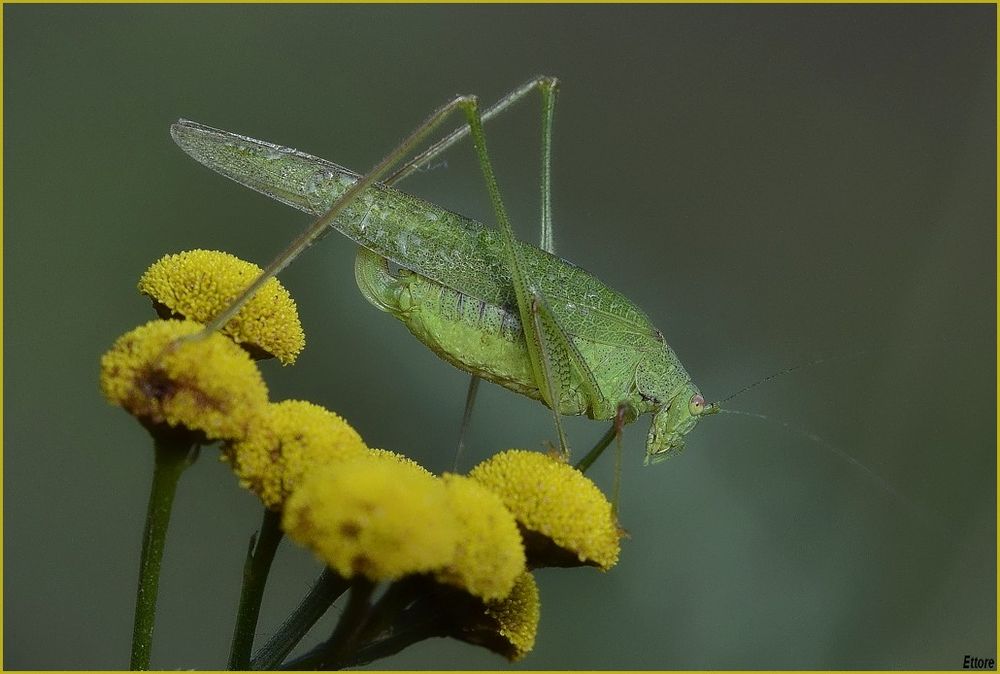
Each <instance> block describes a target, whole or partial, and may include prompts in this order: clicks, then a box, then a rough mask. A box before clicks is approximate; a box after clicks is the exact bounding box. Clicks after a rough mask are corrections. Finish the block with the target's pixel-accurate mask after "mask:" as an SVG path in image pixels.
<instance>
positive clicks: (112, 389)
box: [101, 320, 267, 440]
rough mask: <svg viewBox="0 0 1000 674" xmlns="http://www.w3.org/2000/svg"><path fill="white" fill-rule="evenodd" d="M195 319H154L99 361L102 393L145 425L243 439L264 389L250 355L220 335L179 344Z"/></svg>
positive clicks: (196, 329)
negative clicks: (177, 428) (186, 429)
mask: <svg viewBox="0 0 1000 674" xmlns="http://www.w3.org/2000/svg"><path fill="white" fill-rule="evenodd" d="M201 329H202V326H201V325H200V324H198V323H195V322H193V321H159V320H157V321H151V322H149V323H147V324H145V325H143V326H141V327H138V328H136V329H135V330H132V331H131V332H128V333H126V334H124V335H122V336H121V337H119V338H118V340H117V341H116V342H115V343H114V346H112V347H111V350H110V351H108V352H107V353H105V354H104V356H103V357H102V358H101V390H102V391H103V392H104V396H105V397H106V398H107V399H108V402H110V403H111V404H113V405H118V406H119V407H123V408H125V410H126V411H128V412H129V413H130V414H132V415H133V416H135V417H138V418H139V420H140V421H142V422H143V423H144V424H146V425H147V426H158V425H161V424H166V425H169V426H171V427H184V428H188V429H190V430H193V431H198V432H200V433H203V434H204V435H205V437H206V438H208V439H210V440H217V439H236V438H241V437H243V434H244V433H245V432H246V428H247V425H248V424H249V422H250V419H251V418H253V417H254V416H255V415H256V414H257V413H258V412H259V411H260V409H261V408H262V407H263V406H264V405H265V404H266V403H267V387H266V386H265V385H264V380H263V379H262V378H261V376H260V371H259V370H258V369H257V365H256V364H255V363H254V362H253V360H252V359H251V358H250V356H249V355H247V353H246V352H245V351H244V350H243V349H241V348H239V347H238V346H236V345H235V344H233V343H232V342H231V341H230V340H228V339H226V338H225V337H223V336H222V335H219V334H213V335H210V336H208V337H206V338H204V339H198V340H192V341H184V342H178V341H177V340H178V339H179V338H181V337H185V336H187V335H193V334H195V333H197V332H199V331H200V330H201Z"/></svg>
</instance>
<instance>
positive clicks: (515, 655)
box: [486, 571, 541, 660]
mask: <svg viewBox="0 0 1000 674" xmlns="http://www.w3.org/2000/svg"><path fill="white" fill-rule="evenodd" d="M486 614H487V615H489V616H490V617H491V618H493V620H495V621H496V624H497V634H499V635H500V636H501V637H503V639H504V640H505V641H506V642H507V644H509V649H508V651H507V652H506V653H505V655H506V657H507V659H508V660H520V659H521V658H523V657H524V656H525V655H527V654H528V653H529V652H530V651H531V649H532V648H534V647H535V635H536V634H537V633H538V621H539V619H540V617H541V602H539V600H538V585H537V584H535V577H534V576H532V575H531V573H529V572H527V571H525V572H524V573H522V574H521V575H520V576H518V578H517V582H516V583H515V584H514V588H513V589H512V590H511V592H510V594H509V595H507V597H505V598H504V599H500V600H498V601H492V602H490V603H489V604H487V605H486Z"/></svg>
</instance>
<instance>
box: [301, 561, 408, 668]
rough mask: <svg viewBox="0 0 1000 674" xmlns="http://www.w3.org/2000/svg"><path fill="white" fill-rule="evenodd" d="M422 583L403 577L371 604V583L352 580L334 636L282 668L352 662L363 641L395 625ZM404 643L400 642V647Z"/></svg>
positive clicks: (324, 665)
mask: <svg viewBox="0 0 1000 674" xmlns="http://www.w3.org/2000/svg"><path fill="white" fill-rule="evenodd" d="M421 587H422V584H421V579H420V577H418V576H414V577H410V578H406V579H403V580H401V581H398V582H396V583H393V584H392V585H390V586H389V589H388V590H386V592H385V594H383V595H382V597H381V598H380V599H379V600H378V602H376V603H375V605H374V606H372V605H371V604H370V603H369V602H370V599H371V592H372V589H373V585H372V584H371V582H370V581H366V580H361V579H357V580H355V581H354V584H353V585H352V586H351V594H350V596H349V597H350V598H349V599H348V603H347V607H346V608H345V609H344V613H343V615H342V616H341V618H340V622H339V623H337V629H336V630H334V633H333V636H331V637H330V638H329V639H328V640H327V641H325V642H324V643H322V644H320V645H319V646H317V647H316V648H314V649H313V650H312V651H310V652H309V653H306V654H305V655H303V656H302V657H299V658H296V659H295V660H293V661H291V662H289V663H287V664H286V665H285V666H284V667H282V669H294V670H304V669H340V668H341V667H344V666H346V663H349V662H353V661H354V660H356V659H357V657H358V654H359V652H360V651H361V649H362V648H363V647H364V645H365V644H367V643H369V642H371V641H373V640H374V639H375V638H376V637H378V636H379V635H381V634H382V633H383V632H384V631H385V630H386V629H388V628H389V627H390V626H393V627H394V626H395V624H394V621H395V620H396V618H397V617H398V616H399V615H400V612H401V611H402V610H403V609H404V608H406V606H407V605H408V604H410V603H411V602H413V600H414V598H415V597H416V596H417V593H418V592H419V591H420V588H421ZM362 601H363V602H364V603H363V604H362V603H361V602H362ZM404 647H405V646H400V649H402V648H404ZM382 657H384V656H382Z"/></svg>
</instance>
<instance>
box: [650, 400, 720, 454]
mask: <svg viewBox="0 0 1000 674" xmlns="http://www.w3.org/2000/svg"><path fill="white" fill-rule="evenodd" d="M718 411H719V404H718V403H709V402H705V398H704V397H703V396H702V395H701V393H700V392H699V391H698V389H697V387H695V385H694V384H691V383H689V384H688V385H687V386H686V387H685V388H684V389H683V390H682V391H681V392H680V393H678V394H677V395H676V396H674V398H673V400H671V401H670V403H669V404H668V405H667V406H666V407H663V408H661V409H660V411H659V412H657V413H656V414H654V415H653V423H652V425H650V427H649V437H648V439H647V440H646V463H647V464H649V463H659V462H661V461H665V460H667V459H669V458H670V457H671V456H674V455H675V454H677V453H679V452H680V451H681V450H682V449H684V436H685V435H687V434H688V433H690V432H691V431H692V430H693V429H694V427H695V426H696V425H697V424H698V421H699V420H700V419H701V418H702V417H703V416H707V415H709V414H715V413H716V412H718Z"/></svg>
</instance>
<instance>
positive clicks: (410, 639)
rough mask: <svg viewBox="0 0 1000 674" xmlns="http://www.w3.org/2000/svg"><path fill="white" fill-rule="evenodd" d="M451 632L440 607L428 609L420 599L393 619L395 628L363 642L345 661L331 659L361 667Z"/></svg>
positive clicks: (338, 665)
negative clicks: (440, 611)
mask: <svg viewBox="0 0 1000 674" xmlns="http://www.w3.org/2000/svg"><path fill="white" fill-rule="evenodd" d="M446 636H448V624H447V621H446V620H445V619H444V617H443V616H442V615H440V614H439V612H437V611H433V610H431V611H428V610H427V607H426V606H424V605H421V603H420V602H418V603H417V604H416V605H414V606H413V607H412V608H408V609H406V610H404V611H403V612H401V613H400V614H399V617H398V619H396V620H395V621H393V623H392V630H391V631H390V632H389V633H387V634H386V635H385V636H383V637H382V638H378V639H374V640H371V641H367V642H362V643H361V645H360V646H359V647H358V649H357V650H356V651H355V652H354V653H350V654H348V655H347V658H346V659H345V660H343V661H341V662H335V663H331V664H332V665H333V666H332V667H331V669H344V668H347V667H360V666H362V665H367V664H369V663H372V662H375V661H376V660H381V659H382V658H387V657H389V656H392V655H396V654H397V653H399V652H401V651H403V650H404V649H406V648H408V647H409V646H412V645H413V644H415V643H418V642H420V641H424V640H426V639H431V638H434V637H446Z"/></svg>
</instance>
